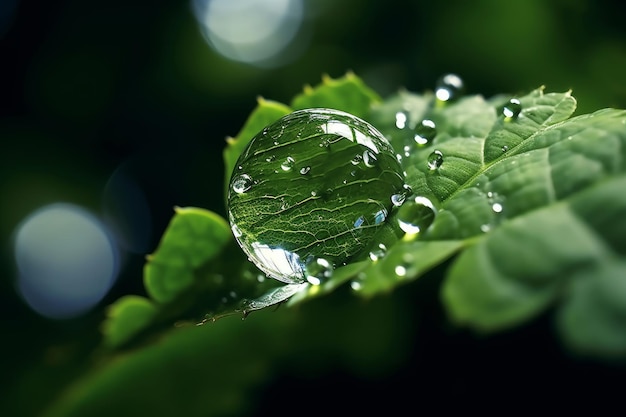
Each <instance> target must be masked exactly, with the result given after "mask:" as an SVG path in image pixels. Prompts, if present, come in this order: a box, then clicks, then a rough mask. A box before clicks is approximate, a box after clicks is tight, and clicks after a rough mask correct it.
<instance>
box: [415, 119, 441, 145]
mask: <svg viewBox="0 0 626 417" xmlns="http://www.w3.org/2000/svg"><path fill="white" fill-rule="evenodd" d="M435 136H437V127H436V126H435V122H433V121H432V120H429V119H424V120H422V121H421V122H420V123H418V124H417V126H416V127H415V138H414V139H415V142H416V143H417V144H418V145H426V144H427V143H428V142H430V141H431V140H433V139H434V138H435Z"/></svg>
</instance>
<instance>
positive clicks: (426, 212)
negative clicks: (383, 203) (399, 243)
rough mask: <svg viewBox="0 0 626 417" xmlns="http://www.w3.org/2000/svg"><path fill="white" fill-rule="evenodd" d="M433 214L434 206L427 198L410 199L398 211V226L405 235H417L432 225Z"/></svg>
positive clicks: (434, 212) (434, 211)
mask: <svg viewBox="0 0 626 417" xmlns="http://www.w3.org/2000/svg"><path fill="white" fill-rule="evenodd" d="M435 214H436V210H435V206H433V203H432V202H431V201H430V200H429V199H428V198H426V197H422V196H416V197H410V198H408V199H407V201H405V202H404V204H403V205H402V207H400V208H399V209H398V214H397V219H398V225H399V226H400V229H402V230H403V231H404V232H405V233H406V234H408V235H417V234H418V233H420V232H421V231H424V230H426V229H427V228H428V226H430V225H431V224H432V223H433V220H434V219H435Z"/></svg>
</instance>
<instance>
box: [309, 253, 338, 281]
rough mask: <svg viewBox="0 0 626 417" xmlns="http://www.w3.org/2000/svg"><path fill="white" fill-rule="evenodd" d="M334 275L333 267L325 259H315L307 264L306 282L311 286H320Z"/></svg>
mask: <svg viewBox="0 0 626 417" xmlns="http://www.w3.org/2000/svg"><path fill="white" fill-rule="evenodd" d="M332 275H333V266H332V264H331V263H330V262H329V261H328V260H326V259H325V258H314V259H311V260H310V261H309V262H307V264H306V280H307V281H308V282H309V283H310V284H311V285H320V284H323V283H324V282H326V281H328V279H330V277H331V276H332Z"/></svg>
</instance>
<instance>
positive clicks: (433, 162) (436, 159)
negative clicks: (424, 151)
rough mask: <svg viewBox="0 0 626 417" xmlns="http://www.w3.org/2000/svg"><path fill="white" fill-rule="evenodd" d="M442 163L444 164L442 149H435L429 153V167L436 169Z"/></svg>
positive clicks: (432, 169)
mask: <svg viewBox="0 0 626 417" xmlns="http://www.w3.org/2000/svg"><path fill="white" fill-rule="evenodd" d="M441 164H443V153H441V151H438V150H435V151H434V152H432V153H431V154H430V155H428V169H430V170H431V171H434V170H436V169H437V168H439V167H440V166H441Z"/></svg>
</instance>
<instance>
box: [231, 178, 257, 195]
mask: <svg viewBox="0 0 626 417" xmlns="http://www.w3.org/2000/svg"><path fill="white" fill-rule="evenodd" d="M253 182H254V181H252V178H251V177H250V175H248V174H241V175H239V176H238V177H237V178H235V179H234V180H233V184H232V189H233V191H234V192H236V193H237V194H243V193H245V192H246V191H248V190H249V189H250V188H251V187H252V184H253Z"/></svg>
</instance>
